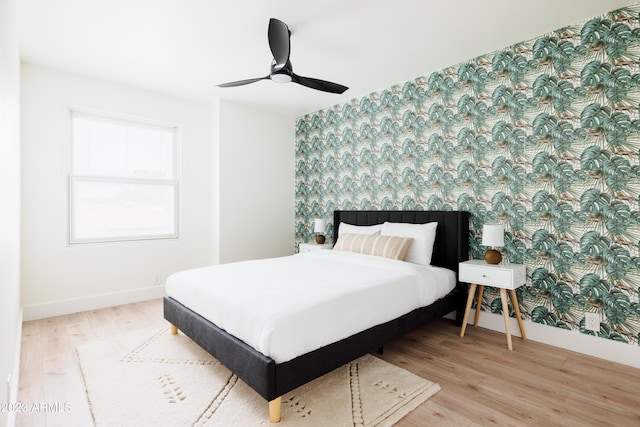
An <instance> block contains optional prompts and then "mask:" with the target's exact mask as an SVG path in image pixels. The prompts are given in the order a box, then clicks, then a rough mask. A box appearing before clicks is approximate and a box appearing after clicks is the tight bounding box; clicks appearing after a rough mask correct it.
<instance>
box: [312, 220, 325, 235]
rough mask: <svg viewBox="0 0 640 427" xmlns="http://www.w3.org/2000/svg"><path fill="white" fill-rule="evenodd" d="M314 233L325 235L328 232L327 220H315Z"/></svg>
mask: <svg viewBox="0 0 640 427" xmlns="http://www.w3.org/2000/svg"><path fill="white" fill-rule="evenodd" d="M313 231H314V232H315V233H324V232H325V231H327V220H326V219H315V220H314V221H313Z"/></svg>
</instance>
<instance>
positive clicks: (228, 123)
mask: <svg viewBox="0 0 640 427" xmlns="http://www.w3.org/2000/svg"><path fill="white" fill-rule="evenodd" d="M216 128H217V133H216V143H215V147H216V150H217V156H216V157H217V159H219V168H220V169H219V176H218V177H217V180H218V187H217V206H216V207H215V208H214V210H215V211H217V212H219V216H217V217H216V218H214V221H218V222H219V223H218V224H217V225H214V229H218V232H219V252H218V253H217V254H215V255H216V256H217V259H218V261H219V262H220V263H226V262H232V261H239V260H245V259H255V258H268V257H276V256H284V255H291V254H293V253H294V249H295V243H294V240H295V236H294V195H295V191H294V181H295V179H294V178H295V176H294V174H295V167H294V162H295V135H294V132H295V123H294V120H293V119H291V118H289V117H287V116H283V115H279V114H275V113H270V112H265V111H264V110H259V109H254V108H251V107H247V106H244V105H240V104H237V103H234V102H230V101H220V103H219V105H218V117H217V126H216Z"/></svg>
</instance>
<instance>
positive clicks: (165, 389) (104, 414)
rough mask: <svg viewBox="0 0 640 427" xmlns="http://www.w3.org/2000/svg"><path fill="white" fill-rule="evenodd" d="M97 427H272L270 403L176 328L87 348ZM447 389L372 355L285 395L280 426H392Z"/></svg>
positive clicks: (80, 350)
mask: <svg viewBox="0 0 640 427" xmlns="http://www.w3.org/2000/svg"><path fill="white" fill-rule="evenodd" d="M76 350H77V355H78V360H79V363H80V368H81V370H82V375H83V377H84V382H85V386H86V391H87V396H88V399H89V404H90V406H91V412H92V414H93V418H94V421H95V424H96V426H154V427H158V426H172V427H175V426H225V427H229V426H243V427H244V426H268V425H273V424H270V423H269V416H268V404H267V402H266V401H265V400H264V399H263V398H262V397H260V395H258V394H257V393H256V392H255V391H253V390H252V389H251V388H250V387H249V386H247V385H246V384H244V383H243V382H242V380H239V379H238V378H237V377H236V376H235V375H234V374H232V373H231V372H230V371H229V370H228V369H227V368H225V367H224V366H223V365H222V364H220V362H218V361H217V360H216V359H214V358H213V357H211V356H210V355H209V354H208V353H207V352H205V351H204V350H202V349H201V348H200V347H199V346H198V345H197V344H195V343H194V342H193V341H191V340H190V339H189V338H188V337H186V336H185V335H183V334H182V333H180V334H178V335H171V334H170V332H169V326H166V327H162V328H153V329H145V330H141V331H134V332H129V333H126V334H123V335H118V336H115V337H109V338H102V339H98V340H94V341H90V342H87V343H84V344H81V345H79V346H78V347H77V349H76ZM439 389H440V387H439V386H438V384H435V383H432V382H430V381H428V380H426V379H424V378H421V377H418V376H417V375H414V374H412V373H410V372H408V371H406V370H404V369H401V368H398V367H396V366H394V365H391V364H389V363H387V362H385V361H383V360H380V359H378V358H377V357H375V356H371V355H365V356H363V357H361V358H359V359H357V360H355V361H353V362H351V363H348V364H346V365H344V366H342V367H340V368H338V369H336V370H334V371H332V372H330V373H328V374H326V375H324V376H322V377H320V378H318V379H316V380H314V381H312V382H310V383H308V384H305V385H303V386H301V387H299V388H297V389H295V390H293V391H291V392H289V393H287V394H286V395H284V396H283V398H282V421H281V422H280V424H278V425H279V426H283V427H286V426H309V427H312V426H323V427H324V426H327V425H331V426H380V427H383V426H391V425H393V424H395V423H396V422H397V421H399V420H400V419H401V418H402V417H403V416H405V415H406V414H408V413H409V412H411V411H412V410H413V409H415V408H416V407H417V406H418V405H420V404H421V403H422V402H424V401H426V400H427V399H428V398H429V397H430V396H432V395H433V394H435V393H436V392H437V391H438V390H439Z"/></svg>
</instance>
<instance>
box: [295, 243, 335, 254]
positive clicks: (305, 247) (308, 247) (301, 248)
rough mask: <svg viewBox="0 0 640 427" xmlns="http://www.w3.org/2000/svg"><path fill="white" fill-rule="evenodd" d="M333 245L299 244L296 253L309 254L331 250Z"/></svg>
mask: <svg viewBox="0 0 640 427" xmlns="http://www.w3.org/2000/svg"><path fill="white" fill-rule="evenodd" d="M332 248H333V243H323V244H321V245H319V244H317V243H300V244H299V245H298V252H300V253H302V252H311V251H319V250H322V249H332Z"/></svg>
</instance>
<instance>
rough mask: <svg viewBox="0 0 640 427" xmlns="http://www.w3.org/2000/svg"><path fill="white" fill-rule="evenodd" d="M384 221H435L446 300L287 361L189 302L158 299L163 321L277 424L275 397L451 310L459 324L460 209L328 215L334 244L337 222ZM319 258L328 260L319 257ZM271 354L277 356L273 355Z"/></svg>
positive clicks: (436, 259) (465, 236)
mask: <svg viewBox="0 0 640 427" xmlns="http://www.w3.org/2000/svg"><path fill="white" fill-rule="evenodd" d="M385 222H389V223H394V224H396V223H405V224H406V223H410V224H426V223H434V222H435V223H437V228H436V233H435V241H434V243H433V252H432V256H431V265H433V266H436V267H441V268H445V269H448V270H450V271H451V272H453V273H452V275H453V277H454V279H453V282H454V283H453V286H452V290H451V291H450V292H449V293H448V294H447V295H446V296H444V297H441V298H439V299H437V300H435V301H434V302H433V303H430V304H429V305H428V306H425V307H418V308H414V309H409V310H407V311H406V312H403V313H400V314H398V315H397V317H393V318H391V319H389V320H385V321H382V322H381V323H378V324H374V326H370V327H367V328H364V329H363V330H356V331H352V332H353V333H350V335H348V336H346V337H344V338H339V339H335V341H331V342H328V343H326V344H323V345H322V346H321V347H319V348H315V349H313V350H310V351H304V350H302V351H304V352H303V353H302V354H298V353H293V354H294V356H295V357H290V356H291V354H289V357H288V356H286V355H278V356H277V357H276V356H273V357H271V356H267V355H265V353H267V354H270V355H271V353H270V352H268V351H264V352H261V351H259V350H257V349H256V347H257V348H260V347H259V346H257V345H256V344H255V343H254V344H253V345H249V344H248V343H247V342H245V341H243V340H241V339H238V338H236V336H234V335H231V334H230V333H228V332H227V331H226V330H225V328H222V327H219V326H218V325H216V324H215V323H214V322H212V321H210V320H209V319H208V318H207V317H209V316H208V315H202V313H201V310H199V309H193V307H190V306H189V307H188V305H190V304H183V303H182V302H180V301H179V300H178V299H176V298H173V297H172V296H170V295H167V296H165V297H164V317H165V319H166V320H167V321H168V322H169V323H170V324H171V328H172V332H173V333H177V331H178V330H180V331H182V332H183V333H184V334H185V335H187V336H188V337H190V338H191V339H192V340H193V341H195V342H196V343H197V344H199V345H200V346H201V347H202V348H203V349H204V350H206V351H207V352H209V353H210V354H211V355H212V356H213V357H215V358H216V359H218V360H219V361H220V362H221V363H223V364H224V365H225V366H227V368H229V369H230V370H231V371H232V372H234V373H235V374H236V375H237V376H238V377H239V378H240V379H242V380H243V381H244V382H245V383H246V384H247V385H249V386H250V387H251V388H253V389H254V390H255V391H256V392H257V393H258V394H260V395H261V396H262V397H263V398H264V399H266V400H267V401H268V402H269V418H270V420H271V421H272V422H278V421H279V419H280V405H281V396H282V395H284V394H285V393H287V392H289V391H291V390H293V389H295V388H296V387H299V386H300V385H303V384H305V383H307V382H309V381H311V380H313V379H315V378H318V377H320V376H322V375H324V374H326V373H328V372H330V371H332V370H333V369H336V368H338V367H340V366H342V365H344V364H345V363H348V362H350V361H352V360H354V359H357V358H358V357H360V356H362V355H364V354H366V353H368V352H370V351H372V350H376V349H380V348H382V346H383V345H384V344H386V343H388V342H390V341H392V340H394V339H396V338H398V337H400V336H402V335H404V334H406V333H408V332H410V331H411V330H413V329H415V328H417V327H420V326H422V325H424V324H426V323H428V322H429V321H430V320H432V319H434V318H437V317H441V316H444V315H446V314H448V313H451V312H455V313H456V315H455V318H456V322H457V324H461V322H462V318H463V316H464V309H465V303H466V295H467V286H466V284H461V283H460V282H459V281H458V280H457V273H458V264H459V262H461V261H465V260H467V259H468V258H469V213H468V212H462V211H351V210H336V211H335V212H334V230H333V231H334V241H337V240H338V234H339V233H340V227H341V225H342V224H345V226H344V227H343V230H347V229H349V227H350V226H358V227H364V226H372V225H376V224H383V223H385ZM347 224H348V225H347ZM343 241H344V240H343ZM320 252H331V251H320ZM304 255H306V254H300V255H294V256H293V257H294V258H295V257H299V258H297V259H303V258H302V257H303V256H304ZM325 258H330V257H329V256H328V254H325ZM256 265H258V264H256ZM275 277H278V276H277V275H276V276H275ZM283 280H284V279H283ZM274 283H275V280H274ZM168 285H169V281H168ZM274 286H275V285H274ZM200 307H202V306H200ZM394 316H396V315H394ZM219 323H220V322H219ZM227 329H228V328H227ZM229 330H231V329H229ZM246 341H250V340H249V339H247V340H246ZM276 347H277V346H276ZM299 351H300V350H299ZM273 354H277V352H276V353H273Z"/></svg>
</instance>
